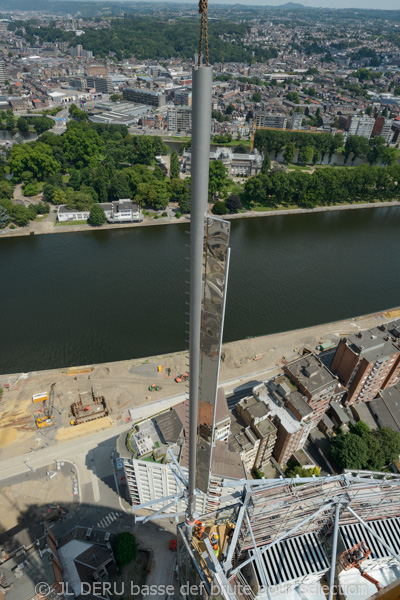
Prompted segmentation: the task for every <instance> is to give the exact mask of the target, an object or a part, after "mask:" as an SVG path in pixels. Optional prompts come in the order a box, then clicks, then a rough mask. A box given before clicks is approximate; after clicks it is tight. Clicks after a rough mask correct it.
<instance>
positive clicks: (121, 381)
mask: <svg viewBox="0 0 400 600" xmlns="http://www.w3.org/2000/svg"><path fill="white" fill-rule="evenodd" d="M398 317H400V311H399V310H397V312H396V311H395V310H393V311H392V312H385V313H375V314H372V315H366V316H363V317H357V318H354V319H347V320H344V321H338V322H335V323H329V324H325V325H318V326H315V327H310V328H307V329H298V330H294V331H288V332H285V333H279V334H273V335H268V336H262V337H257V338H251V339H246V340H240V341H237V342H231V343H228V344H224V345H223V349H222V362H221V372H220V382H221V384H223V385H224V387H225V390H226V392H227V393H229V392H231V391H232V390H234V389H236V388H238V387H240V385H243V384H244V383H246V382H247V381H249V380H254V381H263V380H266V379H267V378H270V377H272V376H273V375H275V374H277V373H278V372H279V371H280V368H281V366H282V364H283V363H282V358H284V359H285V360H291V359H293V358H295V357H296V356H298V355H299V353H300V352H301V351H302V349H303V348H304V347H305V346H306V347H308V348H309V349H311V350H316V349H317V347H318V346H319V344H320V343H321V342H328V341H330V342H333V343H337V342H338V341H339V339H340V337H342V336H344V335H346V334H350V333H354V332H357V331H359V330H360V329H368V328H370V327H374V326H376V325H379V324H381V323H384V322H386V321H388V320H391V319H394V318H398ZM186 364H187V354H186V353H185V352H177V353H174V354H168V355H160V356H153V357H147V358H142V359H135V360H126V361H120V362H112V363H104V364H98V365H85V366H83V367H79V368H78V367H67V368H64V369H55V370H49V371H38V372H32V373H19V374H12V375H0V386H3V387H4V386H9V387H4V394H3V399H2V401H1V402H0V460H1V459H2V458H4V459H5V458H11V457H14V456H19V455H21V454H23V453H25V452H29V451H30V450H33V449H35V450H37V449H39V448H42V447H43V445H44V444H46V445H50V444H51V445H52V444H56V443H57V442H64V441H67V440H70V439H74V438H82V436H85V435H88V434H90V433H94V432H96V431H98V430H101V429H108V428H112V427H114V426H116V425H123V423H124V421H127V420H128V419H129V412H128V410H129V409H133V408H135V407H138V406H142V405H144V404H146V403H150V402H151V403H152V402H156V401H157V400H160V399H163V398H170V397H173V396H177V395H180V394H183V393H184V392H186V390H187V387H186V384H185V383H180V384H178V383H176V382H175V380H174V378H175V376H176V375H177V374H178V373H182V372H185V371H186V369H187V367H186ZM159 366H160V367H161V370H160V371H158V367H159ZM168 369H171V372H170V373H169V371H168ZM54 382H55V383H56V385H55V398H54V410H53V422H54V425H53V426H51V427H46V428H45V429H40V430H39V429H37V428H36V424H35V418H36V417H37V416H40V415H43V413H42V412H40V411H41V406H42V405H41V404H33V403H32V395H33V394H37V393H39V392H42V391H47V392H49V391H50V386H51V384H52V383H54ZM153 383H155V384H156V385H158V386H160V387H161V389H160V390H159V391H156V392H149V389H148V388H149V386H150V385H151V384H153ZM92 388H93V390H94V393H95V395H96V396H104V397H105V400H106V402H107V407H108V408H109V410H110V414H109V416H108V417H105V418H101V419H98V420H95V421H92V422H90V423H87V424H85V425H79V426H75V427H73V426H71V425H70V420H71V417H70V406H71V403H72V402H76V401H77V400H79V398H81V399H82V401H83V403H84V404H87V403H88V404H90V402H91V390H92ZM38 411H39V412H38Z"/></svg>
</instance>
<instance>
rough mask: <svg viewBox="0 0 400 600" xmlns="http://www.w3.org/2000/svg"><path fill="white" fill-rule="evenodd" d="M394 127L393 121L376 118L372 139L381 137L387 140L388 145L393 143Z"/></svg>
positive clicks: (380, 117)
mask: <svg viewBox="0 0 400 600" xmlns="http://www.w3.org/2000/svg"><path fill="white" fill-rule="evenodd" d="M392 125H393V119H385V117H382V116H379V117H376V119H375V125H374V128H373V130H372V136H371V137H376V136H381V137H383V138H385V141H386V142H387V143H389V142H391V141H392V138H393V133H394V132H393V130H392Z"/></svg>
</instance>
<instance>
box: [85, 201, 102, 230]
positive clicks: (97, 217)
mask: <svg viewBox="0 0 400 600" xmlns="http://www.w3.org/2000/svg"><path fill="white" fill-rule="evenodd" d="M106 221H107V219H106V215H105V212H104V210H103V207H102V206H101V205H100V204H93V206H92V208H91V209H90V213H89V218H88V220H87V222H88V224H89V225H92V226H93V227H100V226H101V225H104V223H105V222H106Z"/></svg>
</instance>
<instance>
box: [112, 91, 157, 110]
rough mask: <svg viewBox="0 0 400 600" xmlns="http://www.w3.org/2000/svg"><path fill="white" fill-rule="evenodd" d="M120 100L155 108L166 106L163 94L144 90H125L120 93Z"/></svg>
mask: <svg viewBox="0 0 400 600" xmlns="http://www.w3.org/2000/svg"><path fill="white" fill-rule="evenodd" d="M122 98H123V99H124V100H127V101H128V102H135V103H136V104H146V105H147V106H156V107H157V108H160V107H161V106H165V104H166V99H165V94H163V93H161V92H153V91H152V90H147V89H144V88H126V89H124V90H123V92H122Z"/></svg>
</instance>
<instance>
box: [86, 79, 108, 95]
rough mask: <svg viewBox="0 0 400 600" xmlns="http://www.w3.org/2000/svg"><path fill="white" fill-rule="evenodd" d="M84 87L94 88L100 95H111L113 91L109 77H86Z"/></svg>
mask: <svg viewBox="0 0 400 600" xmlns="http://www.w3.org/2000/svg"><path fill="white" fill-rule="evenodd" d="M86 85H87V87H88V88H94V89H95V90H96V92H98V93H100V94H112V93H113V91H114V86H113V83H112V81H111V79H110V77H87V78H86Z"/></svg>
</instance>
